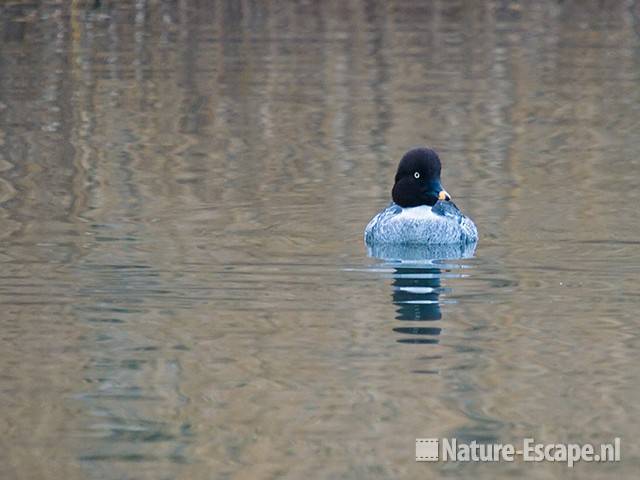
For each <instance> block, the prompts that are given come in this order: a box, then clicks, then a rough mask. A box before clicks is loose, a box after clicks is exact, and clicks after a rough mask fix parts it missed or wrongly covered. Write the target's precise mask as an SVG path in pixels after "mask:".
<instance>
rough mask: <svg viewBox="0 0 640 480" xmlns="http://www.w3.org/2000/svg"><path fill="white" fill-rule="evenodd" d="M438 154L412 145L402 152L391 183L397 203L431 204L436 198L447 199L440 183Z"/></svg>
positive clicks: (447, 196)
mask: <svg viewBox="0 0 640 480" xmlns="http://www.w3.org/2000/svg"><path fill="white" fill-rule="evenodd" d="M440 169H441V165H440V158H439V157H438V154H437V153H436V152H434V151H433V150H431V149H430V148H414V149H413V150H409V151H408V152H407V153H405V154H404V156H403V157H402V160H400V165H398V171H397V173H396V180H395V184H394V185H393V190H392V191H391V196H392V197H393V201H394V202H395V203H396V204H398V205H400V206H401V207H405V208H407V207H417V206H419V205H429V206H431V207H432V206H433V205H435V204H436V202H437V201H438V200H446V201H449V200H451V197H450V196H449V194H448V193H447V192H446V191H445V189H444V188H442V184H441V183H440Z"/></svg>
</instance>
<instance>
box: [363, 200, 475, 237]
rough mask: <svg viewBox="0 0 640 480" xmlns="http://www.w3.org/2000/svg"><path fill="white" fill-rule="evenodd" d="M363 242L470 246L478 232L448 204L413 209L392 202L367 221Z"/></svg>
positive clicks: (455, 208)
mask: <svg viewBox="0 0 640 480" xmlns="http://www.w3.org/2000/svg"><path fill="white" fill-rule="evenodd" d="M364 240H365V243H366V244H367V245H375V244H380V243H393V244H452V243H473V242H476V241H477V240H478V231H477V229H476V226H475V225H474V223H473V222H472V221H471V220H470V219H469V218H467V217H466V216H464V215H463V214H462V212H460V210H458V208H457V207H456V206H455V205H454V204H453V203H452V202H438V203H436V204H435V205H434V206H433V207H429V206H427V205H421V206H419V207H413V208H402V207H400V206H398V205H396V204H395V203H392V204H391V205H389V206H388V207H387V208H386V209H384V210H383V211H381V212H380V213H378V214H377V215H376V216H375V217H373V219H372V220H371V221H370V222H369V224H368V225H367V228H366V229H365V232H364Z"/></svg>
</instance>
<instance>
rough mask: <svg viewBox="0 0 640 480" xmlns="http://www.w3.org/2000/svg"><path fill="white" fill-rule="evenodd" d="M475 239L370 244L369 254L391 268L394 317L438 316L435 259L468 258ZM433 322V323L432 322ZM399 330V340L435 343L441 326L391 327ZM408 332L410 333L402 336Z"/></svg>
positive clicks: (438, 271) (439, 289) (422, 318)
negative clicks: (461, 242)
mask: <svg viewBox="0 0 640 480" xmlns="http://www.w3.org/2000/svg"><path fill="white" fill-rule="evenodd" d="M474 252H475V243H473V244H466V245H430V246H420V247H417V246H414V247H408V246H405V245H384V246H378V247H370V248H369V249H368V253H369V255H370V256H372V257H377V258H381V259H384V260H386V261H387V262H388V265H389V266H392V267H393V268H394V273H393V293H392V301H393V303H394V304H395V305H396V307H397V308H396V319H397V320H401V321H403V322H404V321H411V322H434V321H437V320H440V319H441V318H442V313H441V311H440V294H441V293H442V292H443V291H444V290H445V289H443V288H442V286H441V283H440V277H441V272H442V270H441V269H440V268H439V260H443V259H454V258H469V257H472V256H473V254H474ZM436 325H437V324H436ZM393 331H394V332H397V333H401V334H403V337H402V338H400V339H398V342H400V343H413V344H416V343H423V344H428V343H438V338H437V337H438V335H440V331H441V328H440V327H438V326H435V325H434V324H432V323H424V324H420V325H415V326H401V327H396V328H394V329H393ZM405 335H410V336H405Z"/></svg>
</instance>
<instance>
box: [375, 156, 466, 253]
mask: <svg viewBox="0 0 640 480" xmlns="http://www.w3.org/2000/svg"><path fill="white" fill-rule="evenodd" d="M441 168H442V166H441V163H440V157H438V154H437V153H436V152H435V151H433V150H431V149H430V148H415V149H412V150H409V151H408V152H407V153H405V154H404V156H403V157H402V159H401V160H400V165H398V171H397V172H396V177H395V184H394V185H393V190H392V191H391V197H392V199H393V201H392V202H391V204H389V206H388V207H387V208H385V209H384V210H382V211H381V212H379V213H378V214H377V215H376V216H375V217H373V218H372V219H371V221H370V222H369V224H368V225H367V227H366V228H365V231H364V241H365V243H366V244H367V245H368V246H375V245H380V244H417V245H424V244H468V243H475V242H477V241H478V230H477V228H476V226H475V225H474V223H473V221H472V220H471V219H470V218H468V217H466V216H465V215H464V214H463V213H462V212H461V211H460V210H459V209H458V207H456V205H455V204H454V203H453V202H452V201H451V196H450V195H449V194H448V193H447V191H446V190H445V189H444V188H442V184H441V183H440V170H441Z"/></svg>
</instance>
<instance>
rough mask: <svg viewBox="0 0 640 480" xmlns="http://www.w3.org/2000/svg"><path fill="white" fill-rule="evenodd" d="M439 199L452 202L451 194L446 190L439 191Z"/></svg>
mask: <svg viewBox="0 0 640 480" xmlns="http://www.w3.org/2000/svg"><path fill="white" fill-rule="evenodd" d="M438 200H442V201H443V202H450V201H451V195H449V194H448V193H447V191H446V190H442V191H440V193H438Z"/></svg>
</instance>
